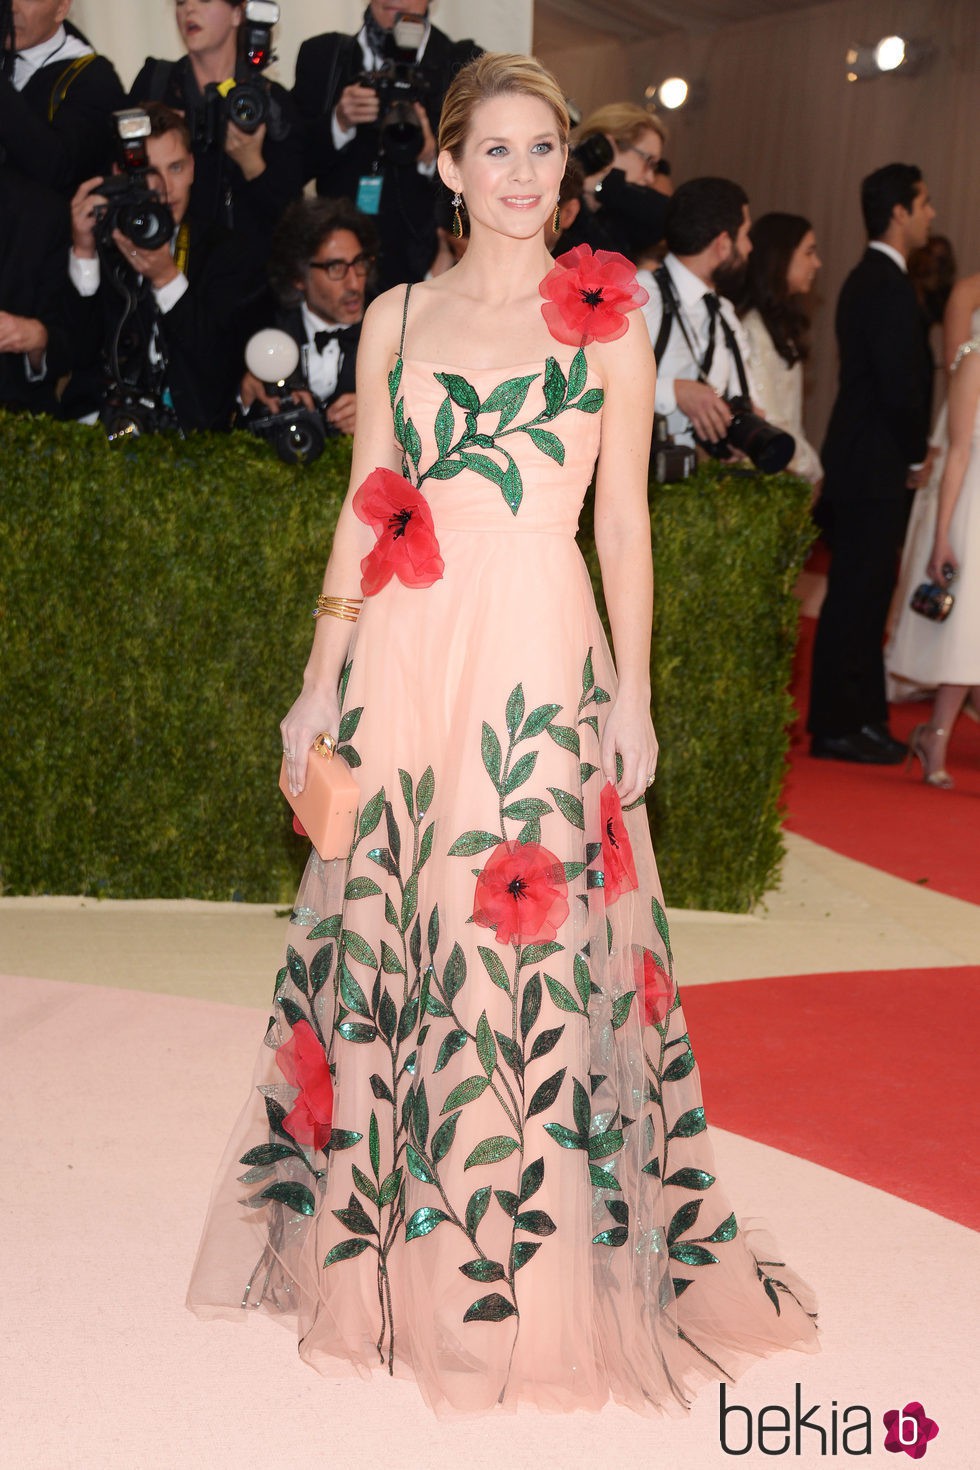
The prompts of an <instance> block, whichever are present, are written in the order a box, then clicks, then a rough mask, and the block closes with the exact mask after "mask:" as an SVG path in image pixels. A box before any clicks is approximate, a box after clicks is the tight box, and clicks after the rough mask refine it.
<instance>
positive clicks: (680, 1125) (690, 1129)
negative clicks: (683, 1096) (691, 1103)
mask: <svg viewBox="0 0 980 1470" xmlns="http://www.w3.org/2000/svg"><path fill="white" fill-rule="evenodd" d="M706 1127H707V1124H706V1123H705V1119H704V1108H690V1109H689V1110H688V1112H686V1113H682V1114H681V1116H680V1117H679V1118H678V1120H677V1122H676V1123H675V1124H674V1126H673V1128H672V1129H671V1130H670V1132H669V1133H668V1134H667V1137H668V1138H693V1137H694V1135H695V1134H696V1133H703V1132H704V1130H705V1128H706Z"/></svg>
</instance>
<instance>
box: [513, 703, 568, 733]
mask: <svg viewBox="0 0 980 1470" xmlns="http://www.w3.org/2000/svg"><path fill="white" fill-rule="evenodd" d="M558 714H561V705H560V704H539V705H538V707H537V709H533V710H532V711H531V713H530V714H529V715H528V717H527V719H526V720H525V721H524V728H523V729H522V731H521V733H520V735H518V737H517V738H518V740H530V739H531V737H532V736H534V735H540V734H541V732H542V731H543V730H547V728H548V726H549V725H550V724H551V722H552V720H553V719H554V718H555V715H558Z"/></svg>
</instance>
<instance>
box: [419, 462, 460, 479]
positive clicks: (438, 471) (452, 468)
mask: <svg viewBox="0 0 980 1470" xmlns="http://www.w3.org/2000/svg"><path fill="white" fill-rule="evenodd" d="M465 468H466V465H465V463H464V462H463V460H461V459H437V460H436V462H435V464H434V465H433V466H432V468H431V469H430V470H426V472H425V478H426V479H427V480H454V479H455V478H456V476H457V475H461V474H462V473H463V471H464V470H465Z"/></svg>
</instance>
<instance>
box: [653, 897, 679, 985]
mask: <svg viewBox="0 0 980 1470" xmlns="http://www.w3.org/2000/svg"><path fill="white" fill-rule="evenodd" d="M650 907H651V909H652V911H653V922H654V924H656V926H657V933H658V934H659V935H660V938H661V939H662V940H663V942H664V948H665V949H666V951H667V964H668V966H669V970H670V976H671V978H672V979H673V975H674V956H673V955H672V954H671V950H670V927H669V925H668V923H667V915H666V914H665V913H664V911H663V906H662V905H661V904H660V903H659V902H658V900H657V899H656V898H653V899H651V900H650Z"/></svg>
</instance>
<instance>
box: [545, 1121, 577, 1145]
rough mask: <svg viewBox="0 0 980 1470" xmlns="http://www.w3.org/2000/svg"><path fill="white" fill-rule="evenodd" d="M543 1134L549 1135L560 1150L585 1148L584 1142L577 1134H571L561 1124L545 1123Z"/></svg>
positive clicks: (570, 1131) (569, 1130) (568, 1129)
mask: <svg viewBox="0 0 980 1470" xmlns="http://www.w3.org/2000/svg"><path fill="white" fill-rule="evenodd" d="M544 1131H545V1133H550V1134H551V1136H552V1138H553V1139H554V1140H555V1142H556V1143H557V1144H558V1145H559V1146H560V1147H561V1148H585V1147H586V1140H585V1139H584V1138H582V1137H581V1135H580V1134H578V1133H573V1132H572V1130H571V1129H570V1128H566V1127H565V1125H564V1124H563V1123H546V1124H545V1125H544Z"/></svg>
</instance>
